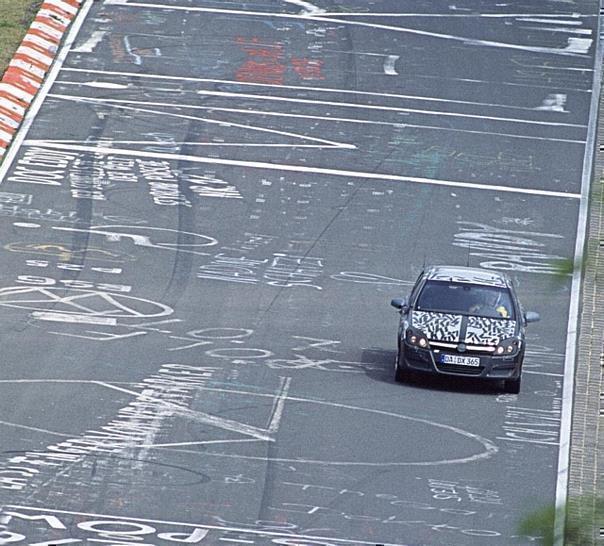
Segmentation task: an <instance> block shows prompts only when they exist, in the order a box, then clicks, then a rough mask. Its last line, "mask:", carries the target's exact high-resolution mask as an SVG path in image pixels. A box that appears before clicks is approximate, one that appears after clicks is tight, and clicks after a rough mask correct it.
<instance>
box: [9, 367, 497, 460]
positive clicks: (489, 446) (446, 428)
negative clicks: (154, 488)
mask: <svg viewBox="0 0 604 546" xmlns="http://www.w3.org/2000/svg"><path fill="white" fill-rule="evenodd" d="M18 383H24V384H29V383H48V384H69V383H78V384H82V385H87V384H88V385H94V386H97V387H98V386H103V387H104V388H111V387H109V384H107V385H103V384H101V383H99V382H97V381H78V380H71V381H69V380H66V381H63V380H44V379H38V380H0V386H1V385H2V384H18ZM200 390H204V391H209V392H220V393H228V394H230V395H238V396H247V397H260V398H271V399H273V398H274V395H272V394H266V393H255V392H247V391H234V390H230V389H218V388H212V387H205V388H204V387H202V388H200ZM287 402H293V403H296V404H297V405H300V404H311V405H318V406H328V407H330V408H333V409H334V410H339V411H342V410H347V411H353V412H363V413H366V414H372V415H376V416H380V417H382V418H390V419H396V420H399V421H407V422H410V423H414V424H416V425H421V426H424V427H432V428H435V429H438V430H440V431H441V432H448V433H452V434H455V435H458V436H461V437H462V438H465V439H466V440H468V441H470V442H473V443H477V444H479V445H480V446H481V449H480V451H478V450H477V452H476V453H474V454H473V455H467V456H465V457H455V458H451V459H438V460H434V461H425V460H424V461H421V460H415V461H413V460H412V461H402V460H395V461H360V460H354V459H351V460H346V461H330V460H323V459H313V458H310V457H267V456H266V454H265V455H262V456H254V455H243V454H238V453H229V452H216V451H206V450H204V451H203V455H204V456H205V455H211V456H214V457H225V458H234V459H247V460H256V461H267V460H270V461H271V462H282V463H292V464H295V463H297V464H312V465H324V466H366V467H402V466H442V465H452V464H464V463H471V462H475V461H479V460H484V459H488V458H490V457H492V456H493V455H495V454H496V453H497V452H498V451H499V448H498V447H497V446H496V445H495V444H494V443H493V442H491V441H490V440H488V439H487V438H484V437H482V436H479V435H477V434H474V433H472V432H469V431H466V430H463V429H461V428H458V427H454V426H452V425H447V424H444V423H438V422H436V421H431V420H429V419H423V418H420V417H413V416H409V415H403V414H399V413H394V412H390V411H384V410H378V409H372V408H363V407H359V406H352V405H348V404H340V403H337V402H328V401H324V400H315V399H312V398H301V397H292V396H288V397H287V399H286V403H287ZM193 413H194V412H193ZM5 424H9V423H5ZM14 426H19V425H18V424H14ZM375 430H378V428H377V427H376V428H375ZM396 430H401V428H400V427H397V429H396ZM46 432H48V433H51V434H53V433H54V432H53V431H50V430H48V431H46ZM435 434H437V433H436V432H435ZM440 441H441V439H440V438H439V437H438V436H436V435H435V437H434V442H433V443H434V444H438V443H440ZM201 443H206V444H207V438H206V440H205V441H204V442H201ZM361 443H362V439H358V444H359V445H360V444H361ZM177 445H178V444H173V445H172V446H170V445H166V444H162V445H157V446H156V445H154V444H149V445H145V448H147V449H164V450H165V449H172V450H174V451H180V452H182V451H185V452H189V453H197V452H194V451H192V450H179V449H177V448H176V447H175V446H177ZM187 445H195V442H192V443H189V442H188V443H187ZM232 445H233V447H236V445H237V444H232ZM307 445H309V446H311V445H312V442H310V441H309V442H308V443H307ZM380 451H382V450H380ZM199 453H201V452H199ZM400 455H401V457H402V456H403V454H402V453H400Z"/></svg>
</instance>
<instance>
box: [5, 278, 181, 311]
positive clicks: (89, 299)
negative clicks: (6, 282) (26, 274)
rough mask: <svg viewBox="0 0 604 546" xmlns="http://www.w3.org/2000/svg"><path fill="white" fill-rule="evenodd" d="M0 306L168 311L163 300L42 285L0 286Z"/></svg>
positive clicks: (33, 309) (40, 309)
mask: <svg viewBox="0 0 604 546" xmlns="http://www.w3.org/2000/svg"><path fill="white" fill-rule="evenodd" d="M0 306H4V307H12V308H16V309H26V310H30V311H53V312H56V313H63V314H69V315H85V316H101V317H106V318H122V319H126V318H136V319H140V318H151V317H163V316H166V315H171V314H172V313H173V312H174V310H173V309H172V308H171V307H169V306H168V305H164V304H163V303H159V302H155V301H151V300H146V299H144V298H136V297H134V296H125V295H123V294H117V293H113V292H103V291H98V290H84V289H77V288H69V289H66V288H61V287H45V286H44V287H43V286H9V287H6V288H0Z"/></svg>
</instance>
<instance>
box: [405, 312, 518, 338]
mask: <svg viewBox="0 0 604 546" xmlns="http://www.w3.org/2000/svg"><path fill="white" fill-rule="evenodd" d="M464 319H465V320H464ZM411 325H412V326H413V327H414V328H417V329H419V330H421V331H422V332H423V333H424V334H425V335H426V337H427V338H428V339H429V340H430V341H443V342H445V343H446V342H448V343H466V344H468V345H497V344H498V343H499V342H500V341H501V340H502V339H506V338H509V337H512V336H513V335H514V333H515V332H516V321H515V320H507V319H491V318H486V317H476V316H472V315H456V314H450V313H433V312H429V311H412V313H411ZM462 338H463V339H462Z"/></svg>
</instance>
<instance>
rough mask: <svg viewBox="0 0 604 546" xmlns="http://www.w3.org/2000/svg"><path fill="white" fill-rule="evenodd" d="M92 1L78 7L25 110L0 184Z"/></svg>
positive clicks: (2, 167)
mask: <svg viewBox="0 0 604 546" xmlns="http://www.w3.org/2000/svg"><path fill="white" fill-rule="evenodd" d="M93 2H94V0H84V2H83V4H82V6H81V8H80V12H79V13H78V14H77V15H76V17H75V19H74V20H73V23H72V26H71V29H70V31H69V32H68V34H67V36H66V38H65V42H64V43H63V46H62V47H61V49H60V50H59V52H58V54H57V56H56V58H55V62H54V64H53V65H52V67H51V69H50V70H49V72H48V74H47V76H46V79H45V80H44V83H43V84H42V86H41V87H40V89H39V91H38V94H37V95H36V97H35V99H34V100H33V101H32V103H31V105H30V108H29V110H28V112H27V115H26V116H25V118H24V119H23V123H22V124H21V127H20V129H19V130H18V131H17V132H16V133H15V137H14V139H13V141H12V145H11V146H9V148H8V151H7V153H6V155H5V156H4V161H3V162H2V164H1V165H0V184H1V183H2V182H3V181H4V177H5V176H6V173H7V172H8V171H9V169H10V167H11V165H12V163H13V161H14V159H15V156H16V155H17V153H18V151H19V148H20V147H21V144H22V142H23V140H24V139H25V137H26V135H27V133H28V131H29V128H30V127H31V124H32V123H33V121H34V119H35V117H36V116H37V114H38V111H39V110H40V107H41V106H42V104H43V102H44V101H45V100H46V96H47V95H48V91H49V89H50V88H51V87H52V85H53V84H54V81H55V80H56V78H57V76H58V74H59V71H60V70H61V66H62V65H63V63H64V62H65V59H66V58H67V54H68V53H69V50H70V48H71V47H72V46H73V43H74V41H75V39H76V37H77V35H78V32H79V31H80V28H81V27H82V25H83V24H84V20H85V19H86V16H87V15H88V12H89V11H90V8H91V7H92V4H93Z"/></svg>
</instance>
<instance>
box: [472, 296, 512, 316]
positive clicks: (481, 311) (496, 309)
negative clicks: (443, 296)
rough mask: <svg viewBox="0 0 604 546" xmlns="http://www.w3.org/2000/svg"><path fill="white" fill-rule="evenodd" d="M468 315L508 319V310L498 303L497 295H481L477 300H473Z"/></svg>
mask: <svg viewBox="0 0 604 546" xmlns="http://www.w3.org/2000/svg"><path fill="white" fill-rule="evenodd" d="M468 313H471V314H472V315H479V316H483V317H489V318H510V312H509V310H508V308H507V307H506V306H505V305H504V304H503V303H501V302H500V298H499V294H497V293H490V292H487V293H482V294H480V296H479V299H478V300H475V301H474V303H472V304H471V305H470V306H469V307H468Z"/></svg>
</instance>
